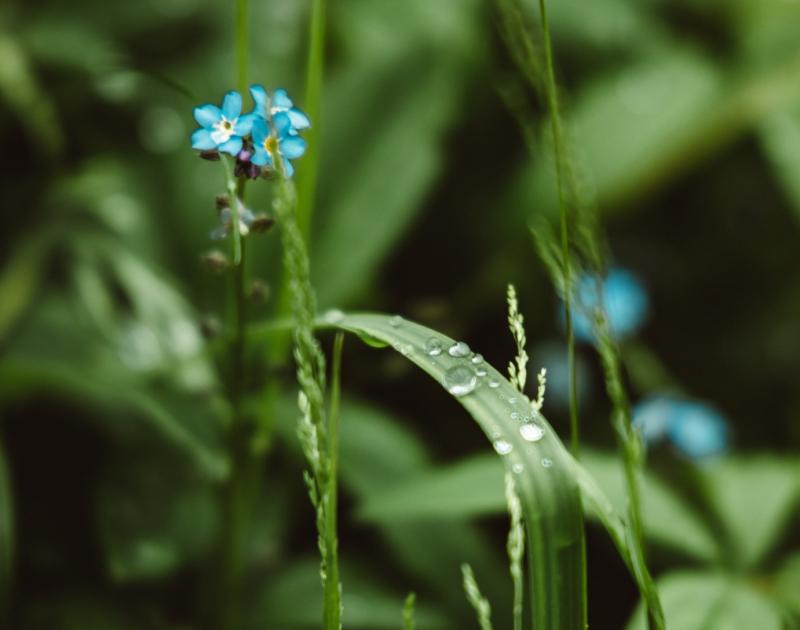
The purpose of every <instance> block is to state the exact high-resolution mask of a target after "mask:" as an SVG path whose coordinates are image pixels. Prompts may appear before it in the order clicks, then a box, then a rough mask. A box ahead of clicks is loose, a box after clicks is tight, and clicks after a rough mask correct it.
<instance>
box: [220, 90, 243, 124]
mask: <svg viewBox="0 0 800 630" xmlns="http://www.w3.org/2000/svg"><path fill="white" fill-rule="evenodd" d="M241 113H242V95H241V94H239V92H234V91H233V90H231V91H230V92H228V93H227V94H226V95H225V98H224V99H222V114H223V116H225V118H227V119H228V120H233V119H234V118H238V117H239V114H241Z"/></svg>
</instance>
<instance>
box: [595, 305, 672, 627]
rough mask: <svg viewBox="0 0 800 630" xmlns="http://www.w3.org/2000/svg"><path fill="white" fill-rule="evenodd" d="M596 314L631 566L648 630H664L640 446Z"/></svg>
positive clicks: (615, 352) (612, 345)
mask: <svg viewBox="0 0 800 630" xmlns="http://www.w3.org/2000/svg"><path fill="white" fill-rule="evenodd" d="M603 312H604V311H602V310H601V311H600V312H599V313H598V317H597V322H596V326H595V328H596V331H597V348H598V352H599V353H600V358H601V361H602V363H603V371H604V373H605V377H606V390H607V391H608V395H609V398H610V399H611V404H612V406H613V408H614V411H613V425H614V430H615V433H616V435H617V442H618V444H619V448H620V450H621V451H622V463H623V468H624V473H625V485H626V490H627V495H628V527H629V532H630V533H629V536H630V537H631V539H632V540H631V545H630V548H631V554H632V556H633V557H632V558H631V560H632V565H633V569H634V571H635V572H637V573H638V575H639V580H640V582H641V584H642V587H643V589H642V590H643V591H644V592H643V593H642V595H643V597H644V598H645V602H646V604H647V627H648V628H650V629H654V628H655V629H658V630H663V629H664V628H665V621H664V612H663V610H662V608H661V601H660V599H659V596H658V591H657V590H656V587H655V584H654V583H653V579H652V577H651V575H650V572H649V571H648V569H647V556H646V552H645V542H644V526H643V524H642V506H641V498H640V493H639V473H640V469H641V466H642V444H641V440H640V439H639V436H638V435H637V433H636V431H635V430H634V428H633V425H632V423H631V412H630V403H629V401H628V396H627V394H626V392H625V386H624V385H623V383H622V368H621V360H620V355H619V347H618V346H617V344H616V341H615V340H614V338H613V336H612V333H611V331H610V329H609V326H608V322H607V320H606V318H605V316H604V315H603Z"/></svg>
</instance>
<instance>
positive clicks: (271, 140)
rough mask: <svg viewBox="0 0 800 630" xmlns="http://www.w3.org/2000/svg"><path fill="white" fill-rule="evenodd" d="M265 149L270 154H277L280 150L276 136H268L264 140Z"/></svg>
mask: <svg viewBox="0 0 800 630" xmlns="http://www.w3.org/2000/svg"><path fill="white" fill-rule="evenodd" d="M264 148H265V149H266V150H267V151H268V152H269V153H270V154H275V152H276V151H277V150H278V139H277V138H275V137H274V136H267V138H266V139H265V140H264Z"/></svg>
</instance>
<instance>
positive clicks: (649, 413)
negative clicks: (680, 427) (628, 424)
mask: <svg viewBox="0 0 800 630" xmlns="http://www.w3.org/2000/svg"><path fill="white" fill-rule="evenodd" d="M680 410H681V403H679V402H678V401H676V400H675V399H674V398H672V397H669V396H652V397H650V398H647V399H645V400H643V401H642V402H640V403H639V404H638V405H636V406H635V407H634V408H633V426H634V427H635V428H636V429H638V430H639V432H640V433H641V434H642V438H643V439H644V443H645V444H647V445H652V444H655V443H657V442H660V441H661V440H663V439H664V438H665V437H666V436H667V433H668V431H669V430H670V427H671V426H672V425H673V423H674V422H675V419H676V417H678V415H679V414H680Z"/></svg>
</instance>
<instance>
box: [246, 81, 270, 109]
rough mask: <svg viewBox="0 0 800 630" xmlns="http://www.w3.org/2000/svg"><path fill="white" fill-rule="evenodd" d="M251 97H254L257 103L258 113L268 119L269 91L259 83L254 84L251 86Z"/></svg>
mask: <svg viewBox="0 0 800 630" xmlns="http://www.w3.org/2000/svg"><path fill="white" fill-rule="evenodd" d="M250 96H252V97H253V100H254V101H255V103H256V112H257V113H258V114H259V115H260V116H263V117H264V118H266V117H267V103H268V101H269V96H268V95H267V91H266V90H265V89H264V86H263V85H260V84H258V83H254V84H253V85H251V86H250Z"/></svg>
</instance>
